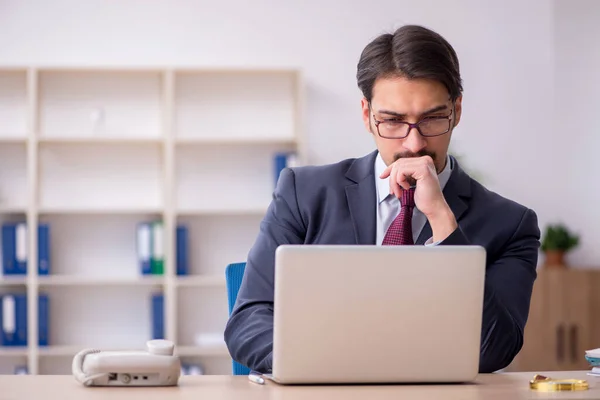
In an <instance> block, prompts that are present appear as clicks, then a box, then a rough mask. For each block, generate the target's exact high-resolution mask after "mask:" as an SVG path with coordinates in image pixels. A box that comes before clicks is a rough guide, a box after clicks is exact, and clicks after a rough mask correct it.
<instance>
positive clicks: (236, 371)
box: [225, 262, 250, 375]
mask: <svg viewBox="0 0 600 400" xmlns="http://www.w3.org/2000/svg"><path fill="white" fill-rule="evenodd" d="M245 269H246V263H245V262H243V263H235V264H229V265H228V266H227V268H225V281H226V283H227V300H228V302H229V315H231V312H232V311H233V306H234V305H235V300H236V299H237V295H238V291H239V290H240V286H241V285H242V279H243V278H244V270H245ZM232 364H233V365H232V366H233V375H248V374H250V368H248V367H246V366H245V365H242V364H240V363H238V362H237V361H232Z"/></svg>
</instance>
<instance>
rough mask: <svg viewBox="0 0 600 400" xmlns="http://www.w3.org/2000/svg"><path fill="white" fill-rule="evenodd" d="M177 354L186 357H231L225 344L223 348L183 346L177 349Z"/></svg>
mask: <svg viewBox="0 0 600 400" xmlns="http://www.w3.org/2000/svg"><path fill="white" fill-rule="evenodd" d="M177 353H178V354H179V355H181V356H183V357H185V356H199V357H203V356H204V357H206V356H219V357H226V356H228V355H229V350H227V346H225V344H223V345H221V346H181V347H179V348H178V349H177Z"/></svg>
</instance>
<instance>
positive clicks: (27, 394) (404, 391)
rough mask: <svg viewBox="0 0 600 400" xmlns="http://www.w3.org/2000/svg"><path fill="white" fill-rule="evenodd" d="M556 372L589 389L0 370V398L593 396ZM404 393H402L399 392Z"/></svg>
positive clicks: (597, 383) (508, 382)
mask: <svg viewBox="0 0 600 400" xmlns="http://www.w3.org/2000/svg"><path fill="white" fill-rule="evenodd" d="M541 373H542V374H543V375H546V376H550V377H553V378H554V377H556V378H577V379H586V380H587V381H588V382H589V386H590V388H589V390H586V391H581V392H555V393H543V392H536V391H532V390H531V389H529V385H528V382H529V380H530V379H531V378H532V377H533V375H534V373H522V372H521V373H503V374H484V375H480V376H479V377H478V378H477V380H476V381H475V382H474V383H472V384H456V385H374V386H371V385H343V386H280V385H277V384H275V383H272V382H267V383H266V384H265V385H257V384H255V383H251V382H249V381H248V379H247V377H243V376H235V377H234V376H210V375H207V376H184V377H182V378H181V379H180V381H179V386H177V387H171V388H116V387H114V388H100V387H98V388H87V387H84V386H82V385H81V384H79V383H78V382H76V381H75V379H74V378H73V377H72V376H70V375H38V376H32V375H0V398H1V399H2V400H9V399H10V400H13V399H15V400H16V399H19V400H22V399H41V398H42V397H48V398H50V399H61V400H62V399H65V400H67V399H81V400H86V399H111V400H121V399H123V400H125V399H127V400H135V399H143V400H154V399H156V400H168V399H194V400H204V399H206V400H208V399H210V400H220V399H225V400H239V399H244V400H304V399H309V400H320V399H328V400H335V399H344V400H354V399H360V400H363V399H369V400H377V399H399V398H400V396H402V398H410V399H440V400H441V399H463V400H464V399H466V400H469V399H486V400H495V399H502V400H505V399H549V398H552V399H564V398H569V399H598V398H600V378H596V377H592V376H588V375H586V371H578V372H577V371H576V372H574V371H569V372H556V371H553V372H548V373H544V372H541ZM405 396H406V397H405Z"/></svg>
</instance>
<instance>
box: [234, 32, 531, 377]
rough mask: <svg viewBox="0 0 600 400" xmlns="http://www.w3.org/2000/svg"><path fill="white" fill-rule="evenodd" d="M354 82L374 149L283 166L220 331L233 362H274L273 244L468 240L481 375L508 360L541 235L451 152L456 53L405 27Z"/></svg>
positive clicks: (381, 45)
mask: <svg viewBox="0 0 600 400" xmlns="http://www.w3.org/2000/svg"><path fill="white" fill-rule="evenodd" d="M357 80H358V86H359V88H360V89H361V91H362V93H363V96H364V97H363V99H362V116H363V120H364V124H365V128H366V129H367V131H368V132H370V134H372V136H373V138H374V140H375V143H376V146H377V150H376V151H374V152H373V153H371V154H369V155H367V156H365V157H363V158H357V159H347V160H343V161H341V162H339V163H336V164H332V165H325V166H306V167H300V168H293V169H286V170H284V171H283V172H282V173H281V175H280V178H279V182H278V185H277V188H276V189H275V191H274V194H273V200H272V203H271V205H270V207H269V209H268V211H267V214H266V216H265V218H264V220H263V221H262V224H261V229H260V233H259V235H258V238H257V239H256V242H255V244H254V246H253V247H252V249H251V251H250V253H249V254H248V259H247V266H246V272H245V275H244V280H243V283H242V286H241V288H240V291H239V294H238V298H237V302H236V305H235V307H234V310H233V312H232V315H231V317H230V319H229V321H228V323H227V327H226V330H225V340H226V343H227V346H228V348H229V351H230V353H231V355H232V357H233V358H234V359H235V360H237V361H238V362H240V363H242V364H244V365H247V366H248V367H250V368H251V369H253V370H256V371H259V372H269V371H270V370H271V368H272V346H273V308H274V307H275V306H276V305H274V303H273V297H274V254H275V250H276V249H277V247H278V246H279V245H282V244H377V245H413V244H416V245H431V246H435V245H440V246H442V245H468V244H474V245H481V246H483V247H485V249H486V251H487V266H486V280H485V293H484V306H483V323H482V336H481V353H480V372H493V371H496V370H498V369H502V368H504V367H506V366H507V365H508V364H510V362H511V361H512V360H513V358H514V357H515V355H516V354H517V353H518V352H519V350H520V349H521V347H522V345H523V331H524V329H525V324H526V321H527V317H528V314H529V303H530V299H531V293H532V288H533V283H534V281H535V278H536V264H537V256H538V248H539V238H540V231H539V228H538V224H537V216H536V214H535V213H534V212H533V211H532V210H530V209H528V208H527V207H524V206H522V205H520V204H517V203H515V202H514V201H511V200H508V199H506V198H503V197H501V196H500V195H498V194H496V193H493V192H490V191H489V190H487V189H486V188H485V187H483V186H482V185H481V184H479V183H478V182H476V181H475V180H473V179H472V178H470V177H469V176H468V175H467V173H466V172H465V171H464V170H463V169H461V167H460V165H459V164H458V162H457V160H456V159H455V158H454V157H452V156H450V155H448V146H449V144H450V138H451V135H452V131H453V129H454V128H455V127H456V126H457V125H458V123H459V121H460V118H461V113H462V83H461V82H462V81H461V77H460V72H459V63H458V58H457V56H456V54H455V51H454V49H453V48H452V47H451V46H450V44H449V43H448V42H447V41H446V40H445V39H444V38H442V37H441V36H440V35H438V34H437V33H435V32H433V31H431V30H428V29H426V28H423V27H419V26H404V27H402V28H400V29H398V30H397V31H396V32H394V33H393V34H385V35H381V36H379V37H378V38H376V39H375V40H373V41H372V42H371V43H369V44H368V45H367V46H366V48H365V49H364V50H363V53H362V55H361V58H360V61H359V63H358V69H357ZM457 312H460V310H457ZM391 318H393V317H391ZM315 329H318V327H315ZM441 329H442V330H443V327H441ZM359 368H360V366H359Z"/></svg>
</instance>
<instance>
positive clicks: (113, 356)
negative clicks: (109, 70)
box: [72, 339, 181, 386]
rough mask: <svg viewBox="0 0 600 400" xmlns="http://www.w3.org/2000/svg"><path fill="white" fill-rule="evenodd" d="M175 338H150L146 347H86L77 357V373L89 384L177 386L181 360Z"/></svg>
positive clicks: (75, 358) (86, 384) (82, 381)
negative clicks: (118, 348)
mask: <svg viewBox="0 0 600 400" xmlns="http://www.w3.org/2000/svg"><path fill="white" fill-rule="evenodd" d="M173 350H174V345H173V342H170V341H168V340H162V339H160V340H150V341H148V342H146V351H102V350H98V349H85V350H82V351H80V352H79V353H77V354H76V355H75V357H74V358H73V365H72V370H73V376H74V377H75V379H76V380H77V381H79V382H81V383H82V384H84V385H85V386H176V385H177V383H178V380H179V376H180V375H181V361H180V359H179V357H178V356H176V355H174V354H173V352H174V351H173Z"/></svg>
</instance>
